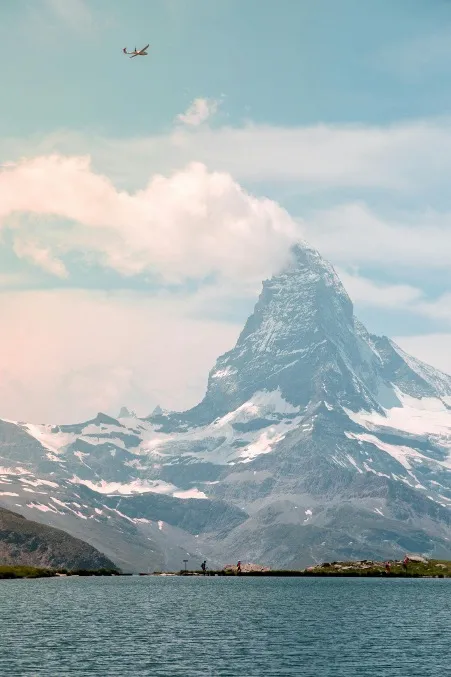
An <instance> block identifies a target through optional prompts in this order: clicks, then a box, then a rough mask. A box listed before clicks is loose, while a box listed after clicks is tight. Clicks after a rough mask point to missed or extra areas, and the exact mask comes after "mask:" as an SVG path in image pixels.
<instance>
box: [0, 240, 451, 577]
mask: <svg viewBox="0 0 451 677" xmlns="http://www.w3.org/2000/svg"><path fill="white" fill-rule="evenodd" d="M0 466H2V467H0V504H1V505H4V506H5V507H9V508H10V509H12V510H15V511H19V512H20V513H22V514H24V515H25V516H27V517H31V516H32V517H33V519H37V520H39V521H40V522H42V523H46V524H50V525H52V526H57V527H59V528H62V529H64V530H66V531H67V532H68V533H70V534H72V535H73V536H77V537H79V538H82V539H84V540H86V541H87V542H88V543H90V544H91V545H93V546H95V547H96V548H98V549H99V550H100V551H101V552H103V553H105V555H106V556H107V557H109V558H111V559H112V560H113V561H114V562H115V563H117V564H118V565H119V566H120V567H121V568H123V569H124V570H138V569H139V570H145V571H147V570H148V569H150V570H158V569H178V568H180V567H181V566H182V560H183V559H186V558H188V559H189V560H190V563H189V566H192V567H194V566H199V564H200V562H201V561H202V559H204V558H207V564H210V566H220V565H221V564H224V563H225V562H233V561H234V560H238V559H241V560H243V561H252V562H259V563H262V564H269V565H271V566H277V567H297V566H307V565H309V564H314V563H316V562H321V561H324V560H333V559H336V560H349V559H354V558H385V557H397V556H401V555H402V554H403V553H404V552H405V551H415V552H418V553H423V554H425V555H427V556H429V557H437V558H439V557H442V558H451V541H450V538H451V529H450V525H451V510H450V506H451V377H450V376H448V375H446V374H444V373H442V372H440V371H438V370H436V369H433V368H432V367H430V366H428V365H426V364H424V363H422V362H420V361H418V360H416V359H415V358H413V357H411V356H409V355H407V354H406V353H405V352H404V351H402V350H401V349H400V348H399V347H398V346H397V345H396V344H395V343H393V341H391V340H390V339H388V338H386V337H378V336H374V335H372V334H370V333H369V332H368V331H367V330H366V329H365V327H364V326H363V325H362V324H361V323H360V322H359V321H358V320H357V319H356V318H355V316H354V313H353V306H352V303H351V300H350V299H349V297H348V295H347V293H346V291H345V290H344V288H343V286H342V284H341V282H340V280H339V279H338V277H337V275H336V274H335V272H334V270H333V268H332V266H330V265H329V264H328V263H327V262H325V261H324V260H323V259H322V258H321V256H320V255H319V254H318V252H316V251H315V250H313V249H311V248H310V247H308V246H307V245H298V246H296V247H295V248H294V249H293V251H292V256H291V260H290V263H289V264H288V265H287V267H286V268H285V270H283V271H282V272H281V273H280V274H278V275H276V276H274V277H273V278H272V279H271V280H268V281H265V282H264V283H263V290H262V292H261V294H260V297H259V299H258V302H257V304H256V306H255V309H254V312H253V313H252V315H251V316H250V317H249V319H248V320H247V322H246V325H245V327H244V329H243V331H242V332H241V335H240V337H239V338H238V341H237V343H236V345H235V347H234V348H233V349H232V350H230V351H229V352H227V353H226V354H225V355H222V356H221V357H220V358H219V359H218V360H217V362H216V365H215V366H214V368H213V369H212V371H211V372H210V374H209V378H208V387H207V391H206V394H205V397H204V398H203V400H202V401H201V402H200V403H199V404H198V405H197V406H195V407H194V408H193V409H190V410H189V411H185V412H165V411H162V410H161V409H160V408H157V409H156V410H155V411H154V412H153V413H152V415H150V416H149V417H147V418H138V417H137V416H136V415H135V414H134V413H133V412H129V411H128V410H127V409H125V408H123V409H122V410H121V412H120V415H119V416H118V418H112V417H110V416H107V415H105V414H102V413H99V414H98V415H97V416H96V417H95V418H93V419H92V420H90V421H86V422H84V423H77V424H74V425H36V424H29V423H21V422H11V421H0Z"/></svg>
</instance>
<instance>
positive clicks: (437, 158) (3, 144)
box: [0, 119, 451, 195]
mask: <svg viewBox="0 0 451 677" xmlns="http://www.w3.org/2000/svg"><path fill="white" fill-rule="evenodd" d="M53 152H59V153H62V154H69V155H72V154H76V155H80V154H87V153H89V154H90V156H91V157H92V160H93V166H94V167H95V169H96V170H97V171H100V172H105V173H108V176H110V177H111V178H112V179H113V180H114V181H118V182H123V183H128V184H129V185H132V184H134V185H141V183H142V180H143V177H144V176H149V174H152V173H158V172H162V173H164V174H167V173H172V172H173V171H174V170H175V169H181V168H183V167H185V166H186V165H187V164H188V163H190V162H192V161H193V159H194V160H196V161H198V162H201V163H204V164H206V165H207V167H209V168H210V169H211V170H217V171H224V172H228V173H230V174H231V175H232V176H233V177H234V179H235V180H237V181H246V182H256V181H257V182H260V181H264V182H273V183H286V182H288V183H295V184H297V187H298V190H299V191H305V192H307V191H318V190H324V189H329V188H333V189H338V188H347V187H352V188H355V189H357V188H358V189H368V188H371V189H373V188H377V189H384V190H385V191H386V192H387V193H401V194H403V195H412V194H415V195H418V194H423V195H425V194H427V193H428V191H430V190H434V191H436V190H439V189H442V190H443V189H445V188H446V190H447V189H448V176H449V175H450V173H451V120H450V119H439V120H426V121H421V120H420V121H414V122H404V123H398V124H393V125H387V126H368V125H367V126H365V125H325V124H318V125H314V126H310V127H292V128H284V127H274V126H269V125H255V124H247V125H245V126H243V127H219V128H217V129H210V128H209V127H208V126H202V125H201V126H200V127H198V128H193V129H189V130H185V129H183V128H177V129H176V130H175V131H171V132H170V133H168V134H166V135H158V136H148V137H140V138H128V139H127V138H126V139H122V138H121V139H115V138H101V137H99V136H89V135H83V134H80V133H70V132H58V133H55V134H52V135H50V136H48V137H46V138H42V137H36V138H34V139H29V140H22V139H19V140H14V139H8V140H5V139H4V140H0V161H11V160H17V159H18V158H19V157H20V156H23V155H26V156H30V155H36V154H48V153H53Z"/></svg>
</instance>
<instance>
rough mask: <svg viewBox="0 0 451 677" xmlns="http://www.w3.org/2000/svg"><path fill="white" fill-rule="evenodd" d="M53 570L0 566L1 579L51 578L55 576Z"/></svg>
mask: <svg viewBox="0 0 451 677" xmlns="http://www.w3.org/2000/svg"><path fill="white" fill-rule="evenodd" d="M55 575H56V572H54V571H52V569H41V568H39V567H27V566H0V578H49V577H50V576H55Z"/></svg>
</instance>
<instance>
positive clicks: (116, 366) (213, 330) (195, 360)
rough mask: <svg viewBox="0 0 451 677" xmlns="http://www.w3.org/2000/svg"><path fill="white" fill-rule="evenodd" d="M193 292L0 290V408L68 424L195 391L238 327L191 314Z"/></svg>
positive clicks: (187, 398)
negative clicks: (158, 294)
mask: <svg viewBox="0 0 451 677" xmlns="http://www.w3.org/2000/svg"><path fill="white" fill-rule="evenodd" d="M197 303H198V300H197V299H196V298H195V297H192V298H190V297H177V296H169V295H162V296H161V297H156V298H150V297H148V296H147V295H146V294H138V293H112V292H109V293H107V292H87V291H77V290H60V291H36V292H16V293H14V292H9V293H7V294H0V315H1V317H2V324H3V327H7V329H8V330H7V331H3V332H1V333H0V375H1V378H0V412H1V414H0V415H1V416H2V417H5V418H11V419H13V420H17V419H20V420H30V421H35V422H39V421H55V422H73V421H74V420H77V419H78V420H82V419H86V418H87V417H90V416H92V415H93V413H95V412H96V411H99V410H101V411H107V412H109V413H112V414H115V413H117V410H118V409H119V407H120V406H121V405H122V404H127V405H129V406H130V407H132V408H134V409H136V410H137V411H138V413H141V414H142V415H145V414H147V413H149V412H150V410H151V409H152V408H153V407H154V406H156V404H161V405H162V406H164V407H169V408H175V409H177V410H180V409H184V408H185V407H189V406H192V405H194V404H196V403H197V402H198V401H199V400H200V399H201V398H202V396H203V394H204V392H205V388H206V383H207V374H208V371H209V369H210V368H211V367H212V366H213V364H214V362H215V360H216V358H217V356H218V355H219V354H221V353H222V352H224V351H225V350H228V349H230V348H231V347H232V346H233V344H234V342H235V340H236V338H237V336H238V333H239V331H240V330H241V326H238V325H235V324H232V323H226V322H220V321H207V320H201V319H193V318H192V317H190V313H191V310H192V309H195V307H196V304H197Z"/></svg>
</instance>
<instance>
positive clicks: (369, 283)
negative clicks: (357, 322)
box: [337, 268, 451, 324]
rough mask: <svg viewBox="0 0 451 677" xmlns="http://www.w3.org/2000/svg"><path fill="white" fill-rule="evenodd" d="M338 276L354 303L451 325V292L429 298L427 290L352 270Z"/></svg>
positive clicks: (343, 271)
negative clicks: (371, 277) (368, 276)
mask: <svg viewBox="0 0 451 677" xmlns="http://www.w3.org/2000/svg"><path fill="white" fill-rule="evenodd" d="M337 274H338V276H339V277H340V280H341V281H342V283H343V286H344V287H345V289H346V291H347V292H348V294H349V296H350V297H351V299H352V301H353V302H354V303H356V304H360V305H361V306H367V307H373V308H386V309H391V310H393V309H398V310H400V311H404V312H407V313H409V314H411V315H417V316H418V317H423V318H429V319H433V320H439V321H442V322H445V323H446V324H448V323H451V293H444V294H441V295H439V296H438V297H436V298H427V296H426V294H425V293H424V291H423V290H421V289H419V288H418V287H413V286H411V285H406V284H385V283H383V282H379V281H374V280H371V279H368V278H366V277H363V276H361V275H359V274H358V273H349V272H348V271H345V270H342V269H340V268H338V269H337Z"/></svg>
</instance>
